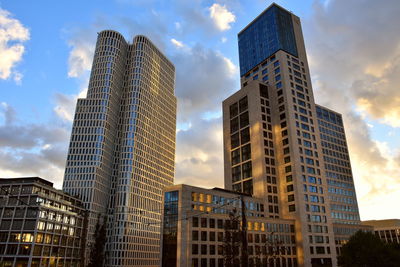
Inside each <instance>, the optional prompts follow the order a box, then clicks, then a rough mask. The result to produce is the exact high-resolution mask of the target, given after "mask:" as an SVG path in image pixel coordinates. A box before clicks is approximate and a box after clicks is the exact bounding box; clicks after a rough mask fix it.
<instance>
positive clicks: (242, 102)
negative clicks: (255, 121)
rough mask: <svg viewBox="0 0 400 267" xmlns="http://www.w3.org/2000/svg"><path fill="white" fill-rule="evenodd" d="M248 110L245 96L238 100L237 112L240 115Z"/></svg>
mask: <svg viewBox="0 0 400 267" xmlns="http://www.w3.org/2000/svg"><path fill="white" fill-rule="evenodd" d="M247 108H248V104H247V96H245V97H243V98H242V99H240V100H239V112H240V113H242V112H243V111H245V110H246V109H247Z"/></svg>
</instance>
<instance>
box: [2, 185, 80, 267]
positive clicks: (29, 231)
mask: <svg viewBox="0 0 400 267" xmlns="http://www.w3.org/2000/svg"><path fill="white" fill-rule="evenodd" d="M0 222H1V224H0V262H2V263H3V264H5V266H13V264H16V266H19V265H21V266H28V265H29V266H35V267H37V266H46V267H47V266H54V265H57V266H82V265H81V256H82V252H83V251H82V250H83V249H82V248H83V247H84V245H85V244H84V243H83V238H82V237H83V236H84V231H85V225H84V222H85V211H84V209H83V207H82V204H81V202H80V201H79V200H78V199H75V198H73V197H70V196H68V195H66V194H64V193H63V192H61V191H58V190H56V189H54V188H53V187H52V184H51V183H50V182H47V181H44V180H42V179H40V178H16V179H1V181H0Z"/></svg>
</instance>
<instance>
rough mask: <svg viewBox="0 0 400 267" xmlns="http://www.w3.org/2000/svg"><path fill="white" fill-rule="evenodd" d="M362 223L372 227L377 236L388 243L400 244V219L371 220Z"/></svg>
mask: <svg viewBox="0 0 400 267" xmlns="http://www.w3.org/2000/svg"><path fill="white" fill-rule="evenodd" d="M362 225H364V226H366V227H371V229H370V231H373V232H374V233H375V235H376V236H377V237H379V238H380V239H381V240H382V241H384V242H386V243H392V244H400V220H399V219H388V220H370V221H363V222H362Z"/></svg>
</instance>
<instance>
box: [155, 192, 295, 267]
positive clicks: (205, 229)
mask: <svg viewBox="0 0 400 267" xmlns="http://www.w3.org/2000/svg"><path fill="white" fill-rule="evenodd" d="M242 201H243V202H242ZM242 203H244V206H242ZM243 207H244V211H243V212H245V214H246V222H247V228H246V238H247V244H248V245H247V247H246V251H247V254H248V258H249V261H248V263H249V265H248V266H267V264H268V266H286V267H295V266H298V264H297V254H296V253H297V249H296V240H295V232H294V231H295V230H294V229H295V228H294V221H293V220H290V219H271V218H270V216H269V215H270V214H271V213H270V212H269V211H268V209H266V207H265V201H264V199H258V198H253V197H251V196H250V195H247V194H242V193H238V192H233V191H229V190H225V189H220V188H214V189H205V188H200V187H195V186H189V185H175V186H171V187H168V188H167V189H166V191H165V201H164V227H163V247H162V249H163V251H162V255H163V257H162V258H163V261H162V265H161V266H162V267H170V266H181V267H183V266H193V267H207V266H209V267H217V266H218V267H223V266H226V265H225V264H226V263H224V259H225V258H226V246H227V244H229V241H227V240H228V239H229V235H230V234H229V233H227V230H226V228H227V227H229V226H232V225H231V224H233V223H234V220H233V219H232V217H231V216H230V214H232V215H233V216H234V217H236V218H237V219H238V222H239V223H238V225H237V226H239V225H240V224H241V223H242V216H243V214H242V208H243ZM231 234H233V233H232V232H231ZM239 234H240V233H239ZM236 248H237V253H235V254H236V259H235V260H234V266H240V263H239V262H240V261H241V259H240V254H241V244H238V245H237V247H236Z"/></svg>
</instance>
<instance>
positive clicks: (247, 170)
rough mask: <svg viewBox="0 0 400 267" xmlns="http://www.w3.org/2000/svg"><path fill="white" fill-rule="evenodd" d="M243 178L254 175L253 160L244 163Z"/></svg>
mask: <svg viewBox="0 0 400 267" xmlns="http://www.w3.org/2000/svg"><path fill="white" fill-rule="evenodd" d="M242 172H243V179H245V178H248V177H251V176H252V165H251V161H249V162H246V163H244V164H243V165H242Z"/></svg>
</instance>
